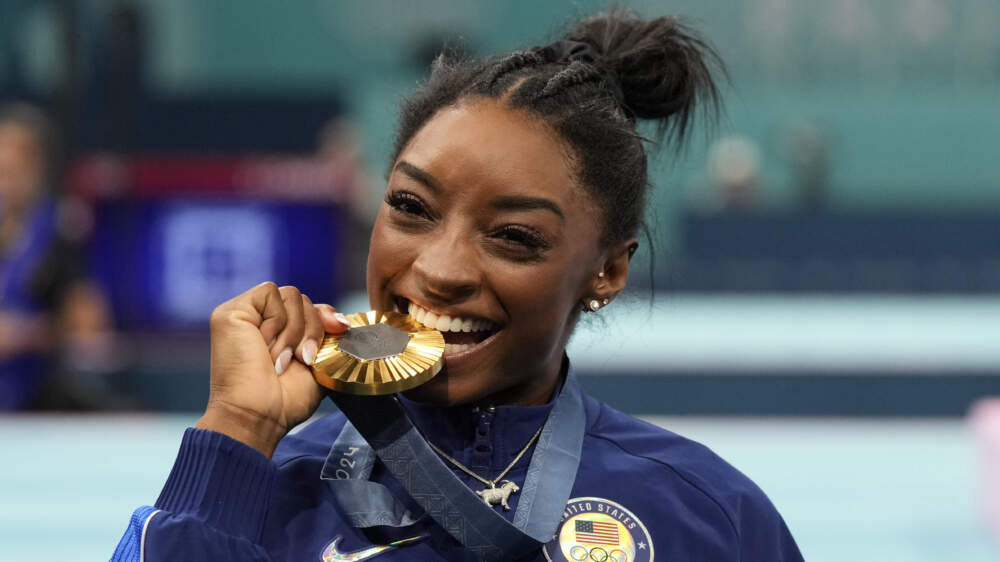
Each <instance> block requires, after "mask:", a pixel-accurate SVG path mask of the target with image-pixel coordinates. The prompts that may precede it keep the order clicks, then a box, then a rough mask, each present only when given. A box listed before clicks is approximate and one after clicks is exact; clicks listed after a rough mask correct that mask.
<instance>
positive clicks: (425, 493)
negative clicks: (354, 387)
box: [322, 372, 585, 561]
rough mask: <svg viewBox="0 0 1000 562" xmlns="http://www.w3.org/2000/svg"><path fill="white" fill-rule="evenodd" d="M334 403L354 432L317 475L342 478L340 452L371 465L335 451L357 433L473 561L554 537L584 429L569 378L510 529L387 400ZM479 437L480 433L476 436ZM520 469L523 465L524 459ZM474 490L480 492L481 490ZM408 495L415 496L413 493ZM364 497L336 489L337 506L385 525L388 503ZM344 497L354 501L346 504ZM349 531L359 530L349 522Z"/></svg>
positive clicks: (508, 556) (343, 437) (510, 554)
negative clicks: (337, 474) (360, 508)
mask: <svg viewBox="0 0 1000 562" xmlns="http://www.w3.org/2000/svg"><path fill="white" fill-rule="evenodd" d="M334 398H335V401H336V402H337V404H338V405H339V406H340V407H341V410H342V411H343V412H344V413H345V414H346V415H347V416H348V417H349V418H350V420H351V421H353V422H354V423H355V424H359V426H358V429H355V427H354V425H351V424H350V423H349V424H348V425H347V426H346V427H345V429H344V430H343V431H342V432H341V434H340V436H339V437H338V438H337V441H336V442H335V443H334V447H333V451H332V454H331V456H330V457H328V458H327V461H326V464H324V467H323V472H322V473H323V474H328V473H331V472H338V471H339V472H342V473H343V474H342V475H341V476H343V477H349V475H348V473H347V471H346V470H345V469H344V468H337V466H338V465H340V464H345V461H346V464H347V466H353V465H354V463H352V462H351V461H349V460H347V459H346V458H345V457H344V455H345V453H343V452H341V451H340V450H341V449H343V448H345V447H347V448H349V449H350V453H352V454H360V455H362V456H363V457H364V458H366V459H367V458H370V456H371V453H370V452H368V451H370V448H367V447H365V446H363V445H362V446H360V447H358V446H356V445H348V444H343V445H338V444H340V443H341V442H356V441H357V437H358V435H355V432H360V435H365V436H366V437H367V441H368V442H369V443H370V444H371V447H372V448H374V450H375V451H376V452H377V453H378V457H379V459H380V460H382V461H383V462H384V463H385V464H386V466H387V467H388V468H389V471H390V472H391V473H392V475H393V476H394V477H395V478H396V479H397V481H400V482H406V485H405V487H406V488H407V490H408V494H409V495H411V496H412V497H414V499H415V500H416V501H417V503H419V504H420V506H421V507H422V508H424V510H425V512H426V513H428V514H429V515H430V516H431V517H432V518H433V519H434V520H435V521H437V523H438V524H439V526H441V527H442V528H444V529H445V530H447V531H448V533H449V534H451V535H452V536H453V537H454V538H455V539H456V540H457V541H459V542H460V543H461V544H463V545H464V546H465V547H466V548H467V549H468V550H470V551H472V552H474V553H476V555H477V557H479V558H481V559H483V560H497V561H499V560H512V559H515V558H520V557H521V556H522V555H523V554H525V553H528V552H531V551H534V550H537V549H538V548H539V547H540V546H541V545H542V544H544V543H545V542H547V541H548V540H549V539H551V537H552V536H553V533H554V531H555V530H556V528H557V526H558V524H559V521H560V518H561V517H560V516H561V515H562V512H563V509H564V508H565V506H566V503H567V500H568V499H569V493H570V489H571V486H572V483H573V479H574V477H575V475H576V470H577V465H578V464H579V460H580V445H581V440H582V437H583V428H584V425H585V419H584V412H583V404H582V399H581V394H580V387H579V383H578V382H577V381H576V377H574V376H573V374H572V372H570V373H569V374H568V375H567V377H566V379H565V383H564V384H563V386H562V388H561V389H560V392H559V393H558V398H557V399H556V400H555V403H554V404H553V405H552V406H551V413H550V414H549V416H548V418H547V419H546V420H545V422H544V425H543V427H542V430H541V433H540V436H539V440H538V443H537V444H536V445H535V446H534V451H533V452H532V454H531V459H530V464H529V465H528V475H527V477H526V478H525V480H524V481H523V482H522V483H521V486H520V493H518V497H519V498H520V504H519V505H518V506H517V508H516V509H515V510H514V512H515V517H514V522H513V524H512V523H511V522H510V521H508V520H507V519H505V518H504V517H502V516H500V515H498V514H497V512H496V511H494V509H493V508H492V507H488V506H487V505H486V504H484V502H483V501H482V499H481V498H479V497H478V496H477V495H476V494H475V493H473V491H472V490H470V489H469V487H468V486H467V485H466V484H464V483H463V482H462V481H461V480H459V479H458V478H457V477H455V476H454V475H453V473H452V472H451V469H452V467H449V466H447V465H445V463H444V461H443V460H441V459H440V458H439V457H438V455H437V453H435V452H434V451H433V450H431V449H430V447H428V445H427V443H426V441H425V440H424V437H423V436H421V435H420V433H419V431H417V429H416V428H415V427H414V426H413V425H412V422H411V420H410V419H409V418H408V417H407V415H406V412H405V410H404V409H403V408H402V407H401V406H400V405H399V403H398V402H397V401H396V400H395V399H394V398H393V397H355V396H349V395H334ZM493 410H494V411H493V412H489V413H490V414H493V413H495V408H494V409H493ZM482 419H484V418H483V417H482V416H480V420H482ZM431 431H433V429H431ZM479 433H483V432H480V431H478V430H477V434H479ZM533 433H534V432H532V434H533ZM530 439H531V438H530V437H529V438H528V441H530ZM523 447H524V446H523V445H522V446H521V447H520V448H519V450H518V453H520V449H521V448H523ZM515 458H516V455H515ZM522 458H523V457H522ZM524 462H528V461H527V459H525V461H524ZM504 468H506V467H504ZM501 472H502V471H501ZM487 474H489V475H490V476H492V474H490V473H487ZM504 480H507V479H506V478H505V479H504ZM477 487H478V488H480V489H482V488H483V486H482V485H480V486H477ZM415 490H419V491H420V493H413V491H415ZM366 491H367V490H366V488H364V487H359V486H357V485H354V486H352V487H346V486H342V487H341V488H340V490H339V492H340V493H338V502H339V503H340V504H341V506H344V505H345V504H347V505H351V506H361V505H365V504H367V505H368V506H369V508H368V509H367V510H366V511H369V512H375V513H379V514H381V515H380V516H379V518H381V519H388V517H387V515H386V514H387V512H389V507H390V506H391V505H392V503H393V502H391V501H386V500H387V499H386V498H384V497H379V496H374V497H372V496H361V495H360V494H364V493H365V492H366ZM349 492H353V493H354V494H356V495H355V496H354V497H345V496H348V493H349ZM376 500H378V501H376ZM355 517H356V512H355V511H353V510H352V521H356V519H355ZM368 519H373V518H371V517H369V518H368ZM452 521H461V524H460V525H451V524H450V523H451V522H452ZM355 526H359V525H358V524H357V523H356V522H355ZM364 526H367V525H364ZM396 526H398V525H396Z"/></svg>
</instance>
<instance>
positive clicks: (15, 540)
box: [0, 416, 1000, 562]
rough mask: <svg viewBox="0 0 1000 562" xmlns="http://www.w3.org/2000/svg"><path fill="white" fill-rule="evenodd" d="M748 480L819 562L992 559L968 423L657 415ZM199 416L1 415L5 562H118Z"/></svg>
mask: <svg viewBox="0 0 1000 562" xmlns="http://www.w3.org/2000/svg"><path fill="white" fill-rule="evenodd" d="M653 421H654V422H656V423H659V424H661V425H664V426H666V427H668V428H670V429H672V430H674V431H676V432H678V433H681V434H684V435H687V436H689V437H692V438H694V439H697V440H699V441H701V442H703V443H705V444H707V445H709V446H710V447H712V448H713V449H715V450H716V452H718V453H719V454H721V455H722V456H723V457H724V458H726V459H727V460H729V461H730V462H731V463H732V464H734V465H736V466H737V467H738V468H740V469H741V470H743V471H744V472H745V473H747V474H748V475H749V476H750V477H752V478H753V479H754V480H756V482H757V483H758V484H759V485H760V486H761V487H762V488H763V489H764V490H765V491H766V492H767V493H768V495H769V496H770V497H771V499H772V500H773V501H774V503H775V504H776V505H777V506H778V508H779V510H780V511H781V512H782V513H783V515H784V516H785V519H786V521H787V522H788V525H789V527H790V528H791V529H792V532H793V534H794V535H795V536H796V538H797V540H798V542H799V544H800V546H801V548H802V551H803V554H804V555H805V558H806V560H809V561H810V562H932V561H933V562H940V561H948V562H980V561H984V562H985V561H991V560H1000V545H998V543H997V542H994V541H993V540H992V538H991V537H990V536H989V535H988V534H987V532H986V530H985V527H984V525H983V524H982V520H981V518H980V516H979V512H980V506H979V504H978V503H977V490H978V486H979V481H978V477H979V474H978V470H979V466H978V464H977V462H976V461H977V452H976V449H975V441H974V439H973V436H972V435H971V434H970V433H969V432H968V430H967V428H966V426H965V425H964V424H963V423H962V422H960V421H957V420H933V421H926V420H921V421H898V420H897V421H881V420H840V419H819V420H817V419H805V420H803V419H706V418H697V419H689V418H656V419H654V420H653ZM191 423H193V418H191V417H183V416H179V417H154V416H149V417H144V416H124V417H111V416H99V417H76V416H66V417H39V416H25V417H13V416H8V417H0V443H2V444H3V447H2V449H0V450H2V451H3V452H2V462H0V561H2V562H22V561H36V560H38V561H42V560H46V561H47V560H57V559H58V560H73V561H74V562H76V561H84V560H107V559H108V557H109V556H110V554H111V551H112V550H113V549H114V546H115V544H116V543H117V541H118V539H119V537H120V536H121V533H122V531H123V530H124V528H125V524H126V522H127V520H128V517H129V515H130V514H131V512H132V510H133V509H134V508H136V507H138V506H139V505H143V504H150V503H152V502H153V501H154V500H155V499H156V495H157V493H158V492H159V488H160V485H161V484H162V482H163V480H164V479H165V477H166V475H167V472H168V471H169V470H170V465H171V463H172V460H173V457H174V454H175V453H176V449H177V445H178V443H179V441H180V436H181V433H182V431H183V429H184V427H186V426H188V425H189V424H191Z"/></svg>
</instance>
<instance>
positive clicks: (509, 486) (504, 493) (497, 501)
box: [476, 480, 521, 511]
mask: <svg viewBox="0 0 1000 562" xmlns="http://www.w3.org/2000/svg"><path fill="white" fill-rule="evenodd" d="M520 490H521V488H519V487H518V486H517V484H515V483H513V482H511V481H510V480H504V481H503V482H501V483H500V487H499V488H497V487H496V485H494V484H490V487H489V488H486V489H485V490H480V491H478V492H476V495H477V496H479V497H481V498H483V502H485V503H486V505H488V506H490V507H493V506H494V505H501V506H503V510H504V511H510V506H509V505H507V500H509V499H510V495H511V494H514V493H517V492H518V491H520Z"/></svg>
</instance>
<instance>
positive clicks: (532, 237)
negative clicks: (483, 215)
mask: <svg viewBox="0 0 1000 562" xmlns="http://www.w3.org/2000/svg"><path fill="white" fill-rule="evenodd" d="M495 236H496V237H497V238H499V239H501V240H504V241H507V242H510V243H512V244H517V245H519V246H523V247H525V248H528V249H530V250H536V251H542V250H547V249H548V247H549V245H548V243H547V242H546V241H545V238H543V237H542V236H541V234H540V233H538V232H537V231H535V229H533V228H526V227H519V226H505V227H503V228H501V229H500V230H498V231H497V232H496V234H495Z"/></svg>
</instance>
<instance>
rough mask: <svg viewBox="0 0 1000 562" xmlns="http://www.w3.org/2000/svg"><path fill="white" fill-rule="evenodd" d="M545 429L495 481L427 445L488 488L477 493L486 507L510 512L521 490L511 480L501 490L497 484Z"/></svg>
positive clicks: (542, 426) (505, 482)
mask: <svg viewBox="0 0 1000 562" xmlns="http://www.w3.org/2000/svg"><path fill="white" fill-rule="evenodd" d="M544 427H545V424H542V425H541V427H539V428H538V431H536V432H535V434H534V435H532V436H531V439H528V442H527V443H526V444H525V445H524V447H523V448H521V452H519V453H518V454H517V456H516V457H514V460H512V461H510V464H508V465H507V468H505V469H503V472H501V473H500V474H499V475H498V476H497V477H496V478H494V479H493V480H487V479H485V478H483V477H482V476H480V475H478V474H476V473H475V472H472V471H471V470H469V469H468V468H467V467H466V466H465V465H463V464H462V463H460V462H458V461H457V460H455V459H453V458H452V457H451V456H450V455H448V453H445V452H444V451H442V450H441V449H439V448H438V447H437V445H435V444H434V443H431V442H430V441H428V442H427V444H428V445H430V446H431V449H434V452H435V453H437V454H439V455H441V456H442V457H444V459H445V460H447V461H448V462H450V463H451V464H453V465H455V466H456V467H458V468H459V469H460V470H461V471H462V472H464V473H466V474H468V475H469V476H471V477H473V478H475V479H476V480H478V481H480V482H482V483H483V484H485V485H486V486H487V488H486V489H485V490H480V491H478V492H476V495H478V496H479V497H481V498H483V501H484V502H485V503H486V505H488V506H494V505H501V506H503V508H504V510H510V506H509V505H507V500H508V499H509V498H510V495H511V494H513V493H516V492H517V491H519V490H520V488H518V486H517V484H515V483H513V482H511V481H510V480H504V482H503V483H502V484H500V487H499V488H497V483H498V482H500V480H501V479H502V478H503V477H504V476H507V473H508V472H510V471H511V469H512V468H514V466H515V465H517V461H519V460H521V457H523V456H524V454H525V453H527V452H528V449H530V448H531V446H532V445H533V444H534V443H535V441H536V440H537V439H538V436H539V435H541V434H542V429H543V428H544Z"/></svg>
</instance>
